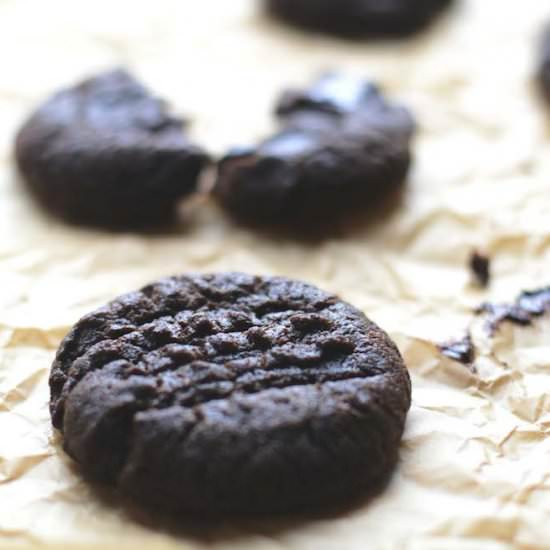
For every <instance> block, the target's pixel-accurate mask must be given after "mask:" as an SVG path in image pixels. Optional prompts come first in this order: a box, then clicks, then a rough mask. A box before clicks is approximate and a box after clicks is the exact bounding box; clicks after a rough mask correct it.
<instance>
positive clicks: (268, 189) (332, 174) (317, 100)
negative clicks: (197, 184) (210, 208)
mask: <svg viewBox="0 0 550 550" xmlns="http://www.w3.org/2000/svg"><path fill="white" fill-rule="evenodd" d="M276 112H277V115H278V116H279V118H280V120H281V122H282V130H281V131H280V132H279V133H277V134H276V135H275V136H273V137H271V138H269V139H267V140H265V141H263V142H262V143H260V144H259V145H258V146H257V147H251V148H243V149H237V150H234V151H232V152H230V153H229V154H228V155H227V156H226V157H225V158H223V159H222V160H221V161H220V163H219V166H218V178H217V183H216V186H215V188H214V195H215V196H216V197H217V199H218V200H219V202H220V203H221V204H222V205H223V206H224V207H225V208H226V209H227V210H228V211H229V212H230V213H232V214H233V215H235V216H236V217H237V218H239V219H242V220H244V221H252V222H261V223H268V224H286V225H307V226H311V224H326V223H327V222H328V223H332V222H333V221H334V219H335V218H338V217H343V216H345V215H347V214H348V213H349V211H350V210H352V209H358V208H365V207H368V206H372V205H373V204H376V203H377V202H378V201H379V199H381V198H382V197H385V196H387V195H388V194H390V193H392V192H393V191H394V190H395V189H396V187H398V186H399V185H401V184H402V183H403V182H404V180H405V177H406V175H407V172H408V169H409V164H410V160H411V153H410V142H411V138H412V135H413V133H414V122H413V119H412V117H411V115H410V114H409V112H408V111H407V110H406V109H405V108H403V107H400V106H396V105H393V104H391V103H389V102H387V101H386V100H385V99H384V97H383V96H382V94H381V93H380V91H379V90H378V88H377V87H376V86H375V85H374V84H372V83H370V82H367V81H364V80H360V79H354V78H349V77H344V76H341V75H337V74H329V75H325V76H323V77H322V78H320V79H319V80H318V81H317V82H315V83H314V84H313V86H312V87H311V88H309V89H308V90H305V91H289V92H286V93H284V94H283V95H282V97H281V99H280V101H279V103H278V105H277V109H276Z"/></svg>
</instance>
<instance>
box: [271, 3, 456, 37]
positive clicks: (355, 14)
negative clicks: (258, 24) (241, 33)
mask: <svg viewBox="0 0 550 550" xmlns="http://www.w3.org/2000/svg"><path fill="white" fill-rule="evenodd" d="M451 2H452V0H266V6H267V10H268V12H269V13H270V14H272V15H274V16H276V17H278V18H280V19H282V20H284V21H286V22H287V23H290V24H293V25H296V26H298V27H303V28H307V29H312V30H316V31H320V32H325V33H329V34H336V35H341V36H347V37H369V36H373V37H378V36H386V35H390V36H399V35H409V34H411V33H414V32H417V31H419V30H422V29H423V28H424V27H425V26H426V25H428V23H430V22H431V21H432V20H433V19H434V18H435V17H436V16H437V15H438V14H439V13H440V12H441V11H443V9H444V8H446V7H447V6H448V5H449V4H451Z"/></svg>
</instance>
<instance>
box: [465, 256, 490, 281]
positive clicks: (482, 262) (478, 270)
mask: <svg viewBox="0 0 550 550" xmlns="http://www.w3.org/2000/svg"><path fill="white" fill-rule="evenodd" d="M470 271H471V272H472V275H473V278H474V281H475V282H476V284H477V285H478V286H480V287H481V288H487V287H488V286H489V283H490V281H491V260H490V259H489V256H487V255H486V254H483V253H482V252H480V251H478V250H476V251H475V252H473V253H472V255H471V256H470Z"/></svg>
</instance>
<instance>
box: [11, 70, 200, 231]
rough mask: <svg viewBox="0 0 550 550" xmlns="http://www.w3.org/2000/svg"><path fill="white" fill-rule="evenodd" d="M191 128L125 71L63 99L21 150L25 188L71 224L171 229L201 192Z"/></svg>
mask: <svg viewBox="0 0 550 550" xmlns="http://www.w3.org/2000/svg"><path fill="white" fill-rule="evenodd" d="M183 125H184V122H183V120H181V119H179V118H176V117H174V116H172V115H170V114H168V112H167V110H166V107H165V104H164V103H163V102H162V101H161V100H160V99H158V98H156V97H154V96H153V95H151V93H150V92H149V91H148V90H146V89H145V88H144V87H143V86H142V85H141V84H140V83H139V82H137V81H136V80H135V79H134V78H133V77H132V76H131V75H129V74H128V73H127V72H125V71H124V70H115V71H111V72H106V73H103V74H100V75H98V76H96V77H94V78H90V79H88V80H85V81H83V82H81V83H80V84H77V85H76V86H74V87H72V88H68V89H66V90H63V91H61V92H59V93H57V94H55V95H54V96H53V97H52V98H50V99H49V100H48V101H46V103H44V104H43V105H42V106H41V107H39V109H38V110H37V111H36V112H35V113H34V114H33V115H32V116H31V117H30V118H29V119H28V120H27V121H26V122H25V124H24V125H23V127H22V128H21V129H20V131H19V133H18V135H17V139H16V146H15V153H16V159H17V163H18V166H19V170H20V172H21V174H22V176H23V180H24V181H25V182H26V183H27V186H28V188H29V189H30V190H31V192H32V193H33V195H34V196H35V197H36V198H37V199H38V200H39V201H40V203H41V204H42V205H43V206H44V207H46V208H47V209H48V210H50V211H51V212H52V213H54V214H56V215H58V216H60V217H62V218H64V219H65V220H67V221H70V222H74V223H81V224H92V225H99V226H108V227H122V228H124V227H134V226H143V225H150V224H163V223H167V222H169V221H171V219H172V218H173V216H174V214H175V211H176V206H177V203H178V200H179V199H180V198H182V197H184V196H186V195H188V194H190V193H191V192H192V191H194V190H195V188H196V186H197V178H198V175H199V173H200V172H201V170H202V168H203V167H204V166H205V164H206V163H207V160H208V159H207V156H206V154H205V153H204V152H203V151H202V150H201V149H200V148H198V147H196V146H194V145H192V144H190V143H189V141H188V140H187V139H186V137H185V135H184V133H183Z"/></svg>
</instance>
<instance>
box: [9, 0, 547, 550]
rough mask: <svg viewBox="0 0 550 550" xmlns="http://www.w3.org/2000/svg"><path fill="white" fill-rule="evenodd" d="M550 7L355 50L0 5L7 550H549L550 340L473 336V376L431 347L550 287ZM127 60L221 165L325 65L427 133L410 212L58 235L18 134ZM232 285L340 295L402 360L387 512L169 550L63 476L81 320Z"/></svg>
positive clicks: (161, 14)
mask: <svg viewBox="0 0 550 550" xmlns="http://www.w3.org/2000/svg"><path fill="white" fill-rule="evenodd" d="M335 1H336V0H335ZM545 4H546V2H542V1H541V0H524V1H523V2H513V1H511V0H470V1H467V0H462V1H460V0H459V2H458V6H457V8H456V9H455V10H453V11H452V12H451V13H449V15H448V17H445V18H443V19H442V20H441V22H440V23H439V24H438V25H436V26H434V27H433V28H432V29H431V30H430V31H429V32H428V33H426V34H424V35H422V36H420V37H418V38H415V39H413V40H410V41H406V42H400V43H376V44H372V43H358V44H357V43H346V42H340V41H337V40H332V39H327V38H323V37H317V36H306V35H302V34H300V33H298V32H295V31H291V30H287V29H285V28H283V27H280V26H278V25H276V24H273V23H271V22H269V21H267V20H266V19H265V18H263V17H262V16H261V15H260V14H258V13H257V11H256V9H255V5H254V3H253V2H252V1H247V0H200V1H196V2H192V1H191V0H155V1H154V2H140V1H138V0H117V1H109V0H95V1H94V2H74V1H71V0H48V1H39V0H34V1H33V0H0V67H1V69H0V117H1V122H2V123H1V126H0V548H2V549H4V548H11V547H12V545H13V546H14V547H19V546H21V547H27V546H28V547H33V546H35V545H44V547H48V548H52V547H64V548H117V549H125V548H128V549H129V548H143V549H145V550H148V549H159V550H160V549H174V548H189V549H196V548H211V549H219V548H224V549H225V548H239V549H245V550H246V549H254V550H256V549H257V550H260V549H262V550H267V549H280V550H286V549H288V550H291V549H293V550H294V549H295V550H326V549H331V550H348V549H349V550H352V549H361V550H363V549H367V550H368V549H375V550H378V549H396V550H397V549H407V550H431V549H443V550H446V549H450V550H455V549H456V550H465V549H472V550H473V549H475V550H478V549H480V550H481V549H483V550H493V549H494V550H497V549H498V550H504V549H542V548H550V521H549V514H550V438H547V437H546V435H547V433H548V431H549V429H550V398H548V393H549V392H550V321H549V320H546V321H545V320H540V321H537V322H536V324H535V326H534V327H532V328H517V327H512V326H504V327H503V328H502V329H501V330H500V331H499V332H498V334H497V335H496V336H495V337H494V338H493V339H490V338H488V337H487V336H486V335H484V334H483V330H481V329H480V330H478V331H475V341H476V343H477V346H478V348H479V356H478V360H477V371H478V372H477V374H473V373H472V372H471V371H470V370H469V369H468V368H467V367H465V366H464V365H461V364H459V363H454V362H452V361H451V360H449V359H446V358H443V357H442V356H441V355H440V354H439V353H438V351H437V348H436V344H437V343H439V342H441V341H444V340H446V339H448V338H452V337H455V336H458V337H460V336H462V331H463V330H464V329H465V327H466V326H467V325H468V323H469V322H470V321H471V318H472V316H471V309H472V307H474V306H475V305H477V304H478V303H479V302H481V301H483V300H486V299H490V300H511V299H513V298H514V297H515V295H516V294H517V293H518V292H519V291H520V290H521V289H522V288H535V287H537V286H539V285H543V284H545V283H549V282H550V275H549V271H550V270H549V267H550V215H549V214H550V135H549V132H548V128H547V120H546V117H545V113H544V110H543V108H542V106H541V105H540V104H539V102H538V100H537V97H536V94H535V93H534V91H533V88H532V83H531V77H532V70H533V61H534V49H535V43H536V38H537V35H538V32H539V30H540V28H541V25H542V24H543V22H544V21H545V20H546V18H547V17H548V18H550V7H548V6H546V5H545ZM119 64H124V65H127V66H129V67H130V68H131V69H133V70H134V71H135V72H136V73H137V75H138V76H140V77H141V78H142V79H144V80H145V81H146V82H147V83H148V84H150V85H151V86H152V87H154V88H155V89H156V90H157V91H158V93H159V94H161V95H164V96H165V97H167V98H168V99H169V100H170V101H171V102H172V103H173V105H174V107H175V109H176V110H177V111H178V112H182V113H185V114H188V115H190V116H191V117H192V118H193V119H194V121H195V124H194V125H193V136H194V137H195V138H196V139H197V140H200V141H201V142H203V143H204V144H205V145H206V146H208V147H209V148H210V149H211V150H213V151H215V152H222V151H223V150H224V149H225V148H226V147H228V146H229V145H232V144H238V143H245V144H246V143H247V142H249V141H252V140H254V139H256V138H258V137H260V136H262V135H264V134H265V133H266V132H267V131H269V129H270V127H271V124H272V121H271V119H270V115H269V112H270V107H271V104H272V101H273V98H274V96H275V95H276V93H277V92H278V90H280V89H281V88H282V87H284V86H286V85H289V84H300V83H304V82H306V81H308V80H309V79H310V78H311V77H312V76H313V75H315V74H316V73H317V72H318V71H320V70H322V69H326V68H331V67H337V68H338V67H339V68H341V69H345V70H348V71H350V72H352V73H356V74H366V75H371V76H372V77H373V78H375V79H376V80H379V81H380V82H381V83H382V84H383V85H384V86H385V88H386V89H387V90H388V92H389V93H390V94H391V95H392V96H393V97H396V98H399V99H400V100H401V101H404V102H407V103H408V104H409V105H410V106H411V108H413V109H414V111H415V112H416V113H417V116H418V119H419V121H420V123H421V132H420V135H419V137H418V139H417V142H416V150H417V158H416V163H415V167H414V170H413V173H412V176H411V181H410V185H409V187H408V189H407V191H406V193H405V195H404V197H403V199H402V201H401V203H400V204H399V205H398V206H397V207H395V208H394V209H393V210H389V211H387V212H384V213H383V215H380V216H378V217H377V218H376V220H374V221H373V222H372V223H370V224H366V225H364V226H358V227H356V228H355V229H354V230H353V231H349V232H348V233H343V232H342V233H341V234H339V235H337V236H335V237H332V238H330V239H326V240H324V241H320V242H317V243H298V242H295V241H292V240H289V239H285V238H274V237H269V236H266V235H263V236H262V235H259V234H254V233H252V232H249V231H246V230H243V229H241V228H238V227H236V226H235V225H233V224H232V223H231V222H230V221H228V220H227V219H226V218H225V217H224V216H223V214H222V213H220V212H219V211H217V210H216V209H215V207H214V206H213V205H211V204H209V203H208V202H207V201H204V200H202V201H201V200H198V201H195V203H194V204H193V205H192V208H191V215H190V217H189V218H188V220H187V222H186V223H183V224H182V225H181V226H180V227H179V228H178V229H177V230H176V231H175V232H173V233H171V234H167V235H149V236H146V235H145V236H144V235H136V234H115V235H113V234H108V233H103V232H98V231H92V230H83V229H77V228H72V227H67V226H65V225H62V224H60V223H58V222H57V221H56V220H53V219H50V218H48V217H47V216H46V215H45V214H43V213H42V212H41V211H40V210H39V209H38V208H37V207H36V206H35V205H34V204H33V202H32V201H30V200H29V198H28V197H27V196H26V195H25V193H24V192H23V190H22V188H21V187H20V185H19V184H18V182H17V178H16V177H15V175H14V171H13V162H12V158H11V142H12V137H13V133H14V131H15V129H16V127H17V125H18V124H19V122H20V121H21V120H22V118H23V117H24V116H25V115H26V114H27V113H28V111H29V109H31V108H32V107H33V106H34V105H35V104H36V103H37V102H38V101H40V100H41V99H42V98H44V97H45V96H46V95H47V94H49V93H50V92H51V91H53V90H54V89H56V88H58V87H59V86H61V85H64V84H67V83H70V82H72V81H74V80H75V79H77V78H79V77H81V76H83V75H85V74H88V73H92V72H94V71H96V70H99V69H102V68H107V67H110V66H112V65H119ZM381 214H382V213H381ZM476 247H480V248H483V249H485V250H487V251H488V252H489V253H490V254H491V256H492V257H493V259H494V262H493V272H494V280H493V284H492V286H491V288H490V290H488V291H486V292H483V291H480V290H476V289H475V288H474V287H472V286H471V285H470V283H469V274H468V272H467V269H466V264H467V258H468V255H469V253H470V252H471V251H472V250H473V249H474V248H476ZM226 269H233V270H243V271H248V272H254V273H256V272H257V273H271V274H283V275H287V276H291V277H296V278H301V279H305V280H307V281H311V282H313V283H316V284H318V285H319V286H321V287H323V288H325V289H328V290H331V291H335V292H337V293H339V294H340V295H341V296H342V297H344V298H346V299H347V300H349V301H351V302H352V303H354V304H356V305H357V306H358V307H360V308H362V309H363V310H364V311H365V312H366V313H367V314H368V315H369V316H370V317H372V318H373V319H374V320H375V321H376V322H378V323H379V324H380V325H382V326H383V327H384V328H385V329H386V330H388V331H389V332H390V333H391V335H392V336H393V337H394V338H395V340H396V341H397V342H398V344H399V347H400V349H401V351H402V353H403V354H404V356H405V359H406V361H407V364H408V366H409V368H410V371H411V374H412V377H413V383H414V405H413V407H412V410H411V412H410V415H409V418H408V422H407V429H406V433H405V437H404V440H403V444H402V452H401V457H402V460H401V464H400V466H399V468H398V469H397V471H396V473H395V476H394V477H393V480H392V482H391V483H390V485H389V487H388V488H387V490H386V491H385V492H384V493H383V494H381V495H380V496H379V497H377V498H375V499H374V500H373V501H372V502H370V503H369V504H367V505H365V506H363V507H360V508H357V509H354V510H352V511H350V512H348V513H347V514H345V515H340V516H338V517H334V518H327V519H316V520H311V521H304V522H294V523H291V524H281V523H270V522H267V521H266V522H263V523H261V524H250V525H247V526H240V527H235V526H227V527H226V528H225V530H224V531H223V532H222V533H221V534H219V533H218V534H216V535H214V534H213V533H211V534H210V535H208V536H196V534H194V535H191V534H185V532H183V533H179V534H177V535H174V534H170V533H169V532H167V531H166V530H163V529H161V528H159V527H157V526H154V525H150V524H149V523H148V522H146V521H138V520H137V519H134V518H131V517H128V515H127V513H126V512H125V511H124V510H123V509H122V508H121V507H120V505H117V501H116V499H113V498H109V499H107V500H105V498H100V497H99V496H98V494H97V492H96V491H94V490H92V489H91V488H90V487H89V486H88V485H87V484H86V483H85V482H83V481H82V480H81V478H80V477H79V476H78V474H77V472H76V470H75V469H74V467H73V466H72V465H71V463H70V461H69V460H67V459H66V457H64V455H63V453H62V452H61V450H60V447H59V441H58V439H57V438H56V436H55V434H53V433H52V429H51V427H50V422H49V416H48V410H47V401H48V389H47V377H48V370H49V366H50V363H51V360H52V357H53V354H54V352H55V349H56V347H57V345H58V343H59V341H60V339H61V338H62V336H63V335H64V334H65V333H66V332H67V330H68V329H69V327H70V326H71V325H72V323H74V322H75V321H76V320H77V319H78V318H79V317H80V316H81V315H82V314H84V313H86V312H88V311H89V310H91V309H92V308H95V307H96V306H99V305H101V304H102V303H104V302H105V301H107V300H108V299H110V298H112V297H114V296H116V295H117V294H119V293H121V292H124V291H129V290H132V289H134V288H136V287H138V286H139V285H141V284H143V283H146V282H148V281H150V280H153V279H155V278H157V277H160V276H164V275H169V274H174V273H180V272H184V271H188V270H193V271H213V270H226Z"/></svg>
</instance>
